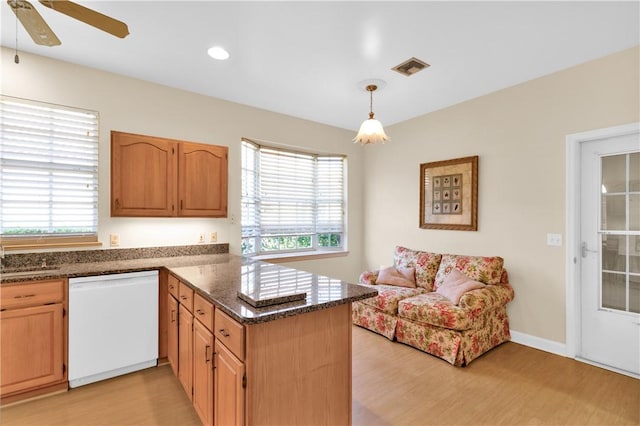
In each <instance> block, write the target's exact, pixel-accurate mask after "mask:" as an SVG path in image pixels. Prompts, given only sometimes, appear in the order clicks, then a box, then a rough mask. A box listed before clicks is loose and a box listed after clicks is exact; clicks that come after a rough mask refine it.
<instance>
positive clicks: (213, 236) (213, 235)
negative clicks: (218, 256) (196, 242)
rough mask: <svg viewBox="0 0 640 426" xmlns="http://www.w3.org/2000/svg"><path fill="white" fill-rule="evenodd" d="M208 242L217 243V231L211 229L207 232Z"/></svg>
mask: <svg viewBox="0 0 640 426" xmlns="http://www.w3.org/2000/svg"><path fill="white" fill-rule="evenodd" d="M209 242H210V243H217V242H218V233H217V232H215V231H213V232H211V233H210V234H209Z"/></svg>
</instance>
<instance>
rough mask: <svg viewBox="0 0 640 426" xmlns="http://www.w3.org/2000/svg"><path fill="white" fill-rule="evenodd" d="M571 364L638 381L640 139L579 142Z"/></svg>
mask: <svg viewBox="0 0 640 426" xmlns="http://www.w3.org/2000/svg"><path fill="white" fill-rule="evenodd" d="M580 145H581V164H580V169H581V171H580V185H581V189H580V200H581V201H580V243H581V246H580V247H579V249H580V250H579V251H580V257H581V262H580V279H579V284H578V285H579V293H580V320H579V323H580V330H579V333H580V335H579V339H578V346H577V356H578V357H579V358H583V359H585V360H588V361H592V362H595V363H598V364H603V365H605V366H609V367H613V368H614V369H619V370H623V371H626V372H629V373H631V374H635V375H638V374H640V135H639V134H638V133H633V134H630V135H624V136H616V137H610V138H604V139H599V140H593V141H589V142H584V143H582V144H580Z"/></svg>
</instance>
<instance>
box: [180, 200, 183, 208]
mask: <svg viewBox="0 0 640 426" xmlns="http://www.w3.org/2000/svg"><path fill="white" fill-rule="evenodd" d="M183 206H184V203H183V202H182V200H180V210H183V209H184V207H183Z"/></svg>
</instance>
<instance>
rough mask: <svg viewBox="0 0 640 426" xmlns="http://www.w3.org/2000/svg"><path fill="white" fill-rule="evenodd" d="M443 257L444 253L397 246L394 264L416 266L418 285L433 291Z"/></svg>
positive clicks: (397, 265)
mask: <svg viewBox="0 0 640 426" xmlns="http://www.w3.org/2000/svg"><path fill="white" fill-rule="evenodd" d="M441 258H442V255H441V254H439V253H429V252H426V251H419V250H412V249H409V248H406V247H402V246H396V249H395V251H394V253H393V265H394V266H396V267H404V268H415V270H416V285H417V286H418V287H422V288H424V289H426V290H427V291H432V290H433V282H434V280H435V277H436V273H437V272H438V266H439V265H440V259H441Z"/></svg>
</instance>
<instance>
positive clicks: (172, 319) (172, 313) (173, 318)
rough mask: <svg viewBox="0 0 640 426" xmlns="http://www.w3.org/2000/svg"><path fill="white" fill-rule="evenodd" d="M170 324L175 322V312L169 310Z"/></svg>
mask: <svg viewBox="0 0 640 426" xmlns="http://www.w3.org/2000/svg"><path fill="white" fill-rule="evenodd" d="M171 322H176V311H175V310H173V309H172V310H171Z"/></svg>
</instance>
